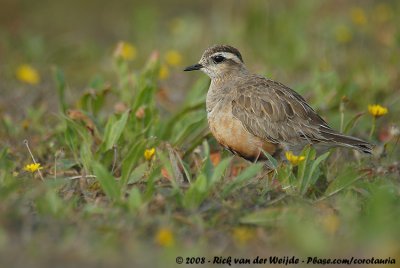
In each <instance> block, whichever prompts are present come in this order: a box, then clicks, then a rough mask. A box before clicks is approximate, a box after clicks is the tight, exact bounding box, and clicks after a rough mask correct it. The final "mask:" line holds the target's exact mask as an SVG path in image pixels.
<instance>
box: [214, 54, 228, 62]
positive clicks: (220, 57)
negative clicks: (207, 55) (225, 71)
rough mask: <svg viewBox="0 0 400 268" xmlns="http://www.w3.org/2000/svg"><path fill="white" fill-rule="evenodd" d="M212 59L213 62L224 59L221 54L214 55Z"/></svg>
mask: <svg viewBox="0 0 400 268" xmlns="http://www.w3.org/2000/svg"><path fill="white" fill-rule="evenodd" d="M212 59H213V61H214V62H215V63H220V62H223V61H224V60H225V58H224V57H223V56H221V55H217V56H214V57H213V58H212Z"/></svg>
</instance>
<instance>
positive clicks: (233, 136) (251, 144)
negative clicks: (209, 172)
mask: <svg viewBox="0 0 400 268" xmlns="http://www.w3.org/2000/svg"><path fill="white" fill-rule="evenodd" d="M208 124H209V126H210V130H211V133H212V134H213V135H214V137H215V138H216V139H217V141H218V142H219V143H220V144H221V145H222V146H224V147H227V148H228V149H230V150H232V151H234V152H235V153H237V154H239V155H240V156H242V157H244V158H246V159H248V160H258V159H265V157H264V155H263V154H262V150H264V151H266V152H268V153H269V154H271V155H273V154H274V153H275V152H276V150H277V145H276V144H273V143H269V142H267V141H265V140H263V139H261V138H259V137H256V136H254V135H253V134H251V133H249V132H248V131H247V130H246V129H245V128H244V127H243V125H242V123H241V122H240V121H239V120H238V119H236V118H235V117H233V115H232V113H230V112H229V111H227V112H222V111H221V112H220V113H218V114H217V115H212V116H210V117H209V118H208Z"/></svg>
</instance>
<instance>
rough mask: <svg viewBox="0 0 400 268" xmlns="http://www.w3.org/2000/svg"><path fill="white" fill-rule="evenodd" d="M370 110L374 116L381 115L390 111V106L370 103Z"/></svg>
mask: <svg viewBox="0 0 400 268" xmlns="http://www.w3.org/2000/svg"><path fill="white" fill-rule="evenodd" d="M368 112H369V113H370V114H371V115H372V116H374V117H380V116H382V115H385V114H387V113H388V112H389V110H388V108H386V107H383V106H381V105H379V104H374V105H368Z"/></svg>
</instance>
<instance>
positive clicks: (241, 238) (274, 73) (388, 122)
mask: <svg viewBox="0 0 400 268" xmlns="http://www.w3.org/2000/svg"><path fill="white" fill-rule="evenodd" d="M399 15H400V2H399V1H395V0H393V1H372V0H365V1H345V0H325V1H317V0H309V1H289V0H287V1H286V0H285V1H257V0H249V1H239V0H236V1H228V0H221V1H209V0H203V1H178V0H168V1H155V0H148V1H127V0H121V1H105V0H87V1H76V0H70V1H50V0H38V1H28V0H0V123H1V124H0V145H1V148H0V149H1V151H0V259H1V261H0V266H2V265H11V264H13V266H14V265H16V266H18V265H19V266H21V267H24V266H26V265H27V264H26V263H27V261H26V260H30V259H31V258H32V259H33V260H34V261H33V262H32V265H33V266H35V265H36V266H38V267H45V266H52V265H53V264H54V263H58V264H60V263H63V264H65V265H66V266H68V265H73V264H76V263H79V264H80V265H81V266H86V267H88V266H93V267H102V266H104V267H107V266H108V265H115V264H118V265H120V266H123V265H125V266H127V267H132V265H133V264H134V265H135V267H145V266H146V267H147V266H149V267H155V266H160V265H162V266H164V265H168V266H171V267H174V266H175V258H176V256H184V257H186V256H187V257H190V256H193V257H196V256H212V255H223V256H228V255H232V254H233V255H234V256H237V257H244V256H256V255H260V256H270V255H273V254H277V255H290V254H294V255H296V254H298V256H299V257H300V256H314V255H317V256H331V257H332V256H339V257H345V256H346V257H347V256H348V255H356V256H359V257H372V256H375V257H379V256H382V257H387V256H390V257H392V258H394V257H397V262H400V245H399V241H400V240H399V239H400V232H399V228H398V226H399V223H400V210H399V208H400V199H399V196H400V180H399V178H400V164H399V160H398V159H399V150H398V145H397V144H398V140H399V133H398V129H399V124H400V122H399V117H398V115H399V113H400V108H399V107H400V106H399V103H400V75H399V70H400V49H399V48H400V16H399ZM121 42H124V44H125V45H126V46H127V47H128V50H130V52H128V54H129V53H130V55H129V57H128V58H129V59H127V60H126V61H123V62H121V61H120V59H117V58H118V57H117V56H116V55H117V54H118V53H119V52H118V44H121ZM213 44H230V45H232V46H235V47H237V48H238V49H239V50H240V51H241V53H242V55H243V58H244V62H245V63H246V65H247V66H248V68H249V69H250V70H252V71H254V72H257V73H260V74H263V75H265V76H267V77H269V78H272V79H274V80H277V81H280V82H282V83H284V84H286V85H288V86H290V87H292V88H293V89H295V90H296V91H298V92H299V93H301V94H302V95H303V96H304V97H305V98H306V99H307V100H308V101H309V102H310V103H311V105H312V106H313V107H314V108H315V109H316V110H317V111H318V112H319V113H320V114H321V115H322V116H323V117H324V118H325V119H326V120H327V121H328V122H329V123H330V125H331V126H332V127H333V128H335V129H338V130H339V129H341V130H346V132H347V133H349V134H352V135H355V136H357V137H360V138H363V139H366V140H370V141H371V142H373V143H375V144H377V145H378V147H379V148H380V150H381V151H383V152H384V153H382V154H381V155H380V157H378V159H374V160H371V161H368V160H365V159H364V160H363V159H361V160H360V159H359V158H358V157H357V156H356V157H352V156H350V158H345V157H341V156H343V155H339V154H334V155H333V157H331V159H330V162H329V163H328V162H327V163H325V162H324V163H323V165H322V166H321V168H319V167H318V168H317V169H318V172H320V173H318V174H320V177H319V178H320V180H319V181H318V183H315V185H314V184H313V185H311V186H310V189H308V188H307V189H306V190H309V191H306V192H305V193H304V192H303V193H302V194H299V193H294V194H293V193H291V192H290V191H287V189H282V188H280V186H279V185H278V184H279V183H281V185H283V183H284V182H286V183H287V180H288V178H286V177H285V174H286V173H284V172H285V170H286V171H287V170H288V169H285V167H282V168H281V169H279V171H280V172H282V173H281V174H284V175H282V176H281V177H280V179H281V181H279V183H277V184H275V182H276V181H275V182H271V181H268V178H266V179H265V178H264V179H259V178H258V177H257V176H255V174H257V172H258V171H260V166H256V165H254V166H252V165H249V164H248V163H243V162H240V165H244V166H245V167H246V168H247V169H244V170H245V172H242V173H245V174H244V175H243V174H242V173H241V175H239V176H238V177H236V175H237V170H236V171H235V168H236V165H237V164H236V162H237V161H236V160H237V159H235V161H232V163H231V162H229V161H230V160H229V159H228V156H229V154H227V153H222V154H221V153H220V149H219V147H218V146H217V145H216V143H215V141H214V140H213V139H212V138H210V136H207V135H206V133H205V131H204V130H205V129H207V128H206V121H205V116H206V115H205V111H204V107H203V106H204V105H202V103H203V101H204V97H205V93H206V90H207V87H208V78H206V77H205V75H204V74H201V73H189V74H188V73H184V72H183V71H182V70H183V68H184V67H185V66H187V65H191V64H193V63H195V62H197V61H198V59H199V58H200V56H201V54H202V53H203V51H204V49H206V48H207V47H209V46H210V45H213ZM157 55H158V56H157ZM149 58H150V59H153V60H149ZM154 59H156V60H154ZM155 61H156V62H157V63H156V64H155V63H154V62H155ZM24 65H25V66H26V65H28V66H29V67H30V68H31V69H30V70H26V69H23V71H22V73H23V74H25V76H24V75H22V76H21V74H18V73H19V72H21V66H24ZM149 66H150V67H149ZM153 72H155V73H153ZM27 76H28V78H27ZM24 77H25V78H24ZM64 79H65V83H66V84H65V92H64V93H60V91H61V90H60V88H63V87H62V86H60V84H63V81H64ZM147 86H148V88H149V90H148V91H149V92H150V93H148V94H147V93H143V92H145V91H146V87H147ZM108 91H110V92H111V93H110V95H107V94H109V93H106V92H108ZM142 93H143V94H142ZM140 94H142V95H140ZM91 98H92V99H91ZM137 100H143V105H144V106H143V107H144V108H143V110H142V111H141V113H144V114H145V115H144V118H145V119H144V120H143V122H142V121H140V120H141V119H142V118H140V117H141V115H140V113H139V115H138V111H139V110H140V108H142V106H141V103H140V102H139V103H138V101H137ZM199 103H200V104H199ZM371 104H380V105H382V106H385V107H387V108H388V110H389V113H388V114H387V115H385V116H383V117H381V118H379V119H377V120H376V121H373V120H372V116H371V115H369V114H368V105H371ZM90 105H94V106H90ZM66 108H68V109H72V110H73V111H74V112H75V113H73V114H72V115H71V114H67V113H65V112H66ZM129 108H130V109H134V110H133V111H134V112H135V113H131V114H130V116H129V119H127V120H128V124H127V123H126V122H127V121H126V118H125V121H123V119H124V115H126V116H128V112H125V111H127V110H128V109H129ZM185 109H186V110H185ZM192 110H193V111H194V112H193V114H190V112H192ZM77 111H80V112H82V113H83V114H84V115H82V114H81V113H77ZM188 111H189V112H188ZM134 115H135V116H134ZM74 116H75V117H74ZM146 116H147V117H146ZM67 117H68V118H67ZM70 119H71V120H70ZM356 119H357V120H356ZM74 120H75V121H74ZM79 120H81V121H79ZM135 120H136V121H135ZM153 120H154V121H153ZM72 121H73V122H72ZM71 122H72V123H71ZM76 122H78V123H76ZM82 122H83V123H82ZM121 122H122V123H121ZM138 122H139V123H138ZM372 122H374V123H372ZM75 123H76V124H75ZM119 123H121V124H122V125H123V127H122V129H123V130H121V133H122V134H121V133H119V135H116V136H118V138H117V139H116V140H113V138H109V139H107V138H105V137H107V133H108V134H109V133H111V132H112V130H110V129H113V128H115V127H116V126H117V125H118V124H119ZM192 123H193V124H192ZM124 124H126V126H125V125H124ZM372 124H376V129H375V131H374V132H373V133H372V134H371V135H369V132H370V129H371V126H372ZM93 125H95V127H93ZM346 125H347V126H348V128H346V127H345V126H346ZM82 126H84V128H82ZM85 127H86V128H90V129H91V131H93V132H96V131H98V133H97V134H96V135H98V136H96V135H94V134H93V133H92V134H93V137H92V136H90V135H89V136H88V134H87V133H83V134H82V133H81V132H84V131H83V130H82V129H85ZM91 127H93V129H94V130H93V129H92V128H91ZM140 127H142V128H140ZM168 128H171V130H167V129H168ZM180 130H182V131H181V132H179V131H180ZM107 131H109V132H107ZM74 133H75V134H74ZM76 133H78V134H76ZM143 133H144V134H143ZM64 134H65V137H64V136H63V135H64ZM192 134H193V135H192ZM68 135H70V136H68ZM74 135H75V136H74ZM110 135H111V136H112V134H109V136H108V137H110ZM82 137H83V138H82ZM103 138H104V139H103ZM396 138H397V140H396ZM24 139H28V140H29V142H30V144H31V146H32V148H33V151H34V154H35V155H36V156H37V157H38V159H39V160H40V162H41V163H42V165H43V166H44V167H45V168H44V169H43V173H44V175H45V179H46V180H45V181H46V183H42V182H41V181H40V180H39V177H38V176H37V174H36V173H35V174H36V175H33V176H30V175H32V174H27V173H26V172H25V173H24V172H23V167H24V165H25V164H26V163H29V161H30V156H29V154H28V153H27V151H26V148H25V146H24V144H23V140H24ZM104 140H106V142H105V143H106V145H105V143H104ZM112 141H113V142H116V143H117V144H118V145H119V149H120V151H119V152H118V153H119V154H118V159H119V160H120V161H121V162H122V164H121V165H122V168H121V166H118V165H117V167H116V172H115V174H113V175H110V174H109V173H107V172H110V170H111V166H112V160H113V159H112V158H113V150H112V149H111V146H112V145H113V143H112ZM118 141H119V142H118ZM136 141H137V142H138V143H136ZM206 141H208V142H209V143H210V147H211V149H210V148H209V147H208V142H206ZM164 142H168V143H172V145H173V146H175V148H174V149H176V150H178V151H179V150H182V151H183V153H182V154H181V156H182V159H183V160H182V159H180V158H179V157H178V158H179V160H180V161H183V164H182V166H184V167H185V168H186V169H187V170H189V172H188V173H190V174H189V175H190V176H192V177H193V178H196V179H194V180H193V181H191V182H190V183H189V184H188V185H186V184H185V185H183V186H182V185H180V186H177V185H175V183H176V182H174V180H172V182H171V181H170V179H171V177H173V176H171V173H172V172H170V173H168V172H169V171H170V170H173V168H174V166H173V165H174V162H173V160H170V161H169V160H168V159H170V158H168V156H167V155H168V153H167V151H168V150H169V149H168V147H163V146H164ZM138 144H139V145H138ZM384 144H386V145H387V146H384ZM192 145H193V146H192ZM196 145H199V146H197V147H196ZM135 146H136V147H135ZM62 147H63V148H64V149H65V151H63V152H62V153H60V148H62ZM149 147H156V148H157V149H156V152H157V153H156V158H155V159H156V160H154V159H153V160H154V161H153V162H151V163H154V164H151V165H150V162H149V160H145V159H144V158H143V150H144V149H145V148H149ZM130 148H139V149H138V152H135V150H133V149H132V150H131V149H130ZM385 148H386V149H387V150H385ZM185 152H189V153H188V154H185ZM349 154H350V153H349ZM59 155H63V157H64V159H61V160H62V161H61V160H60V163H55V164H54V165H53V162H54V158H53V156H55V157H58V156H59ZM177 155H178V154H177ZM347 155H348V154H346V157H349V156H347ZM213 156H216V157H217V158H218V157H220V158H222V161H221V162H219V161H220V158H218V161H215V160H214V158H212V157H213ZM169 157H171V154H170V153H169ZM60 158H61V156H60ZM91 158H93V159H95V160H96V161H98V162H101V163H102V165H98V164H92V163H91V162H90V160H91ZM150 158H151V157H150ZM314 158H315V157H314ZM133 159H134V160H133ZM348 159H351V161H348ZM125 160H126V161H127V163H128V164H132V168H128V169H127V170H129V171H127V172H126V173H127V174H128V175H126V174H125V175H126V176H127V177H128V178H129V182H131V181H133V183H132V184H133V186H132V185H130V186H132V188H129V193H128V190H127V189H125V188H124V187H125V185H122V188H121V189H122V190H121V189H119V191H120V192H119V194H120V196H119V197H118V198H119V199H118V198H116V197H115V196H116V195H115V194H114V195H113V192H112V190H110V189H109V188H107V187H111V188H112V189H115V188H113V187H114V186H110V185H104V181H102V180H101V178H102V177H103V178H112V180H113V179H114V177H117V178H118V181H119V180H123V179H120V178H121V177H122V178H123V177H124V167H126V163H125V162H124V161H125ZM313 160H314V159H310V161H311V162H310V165H311V164H312V163H314V162H313ZM129 161H131V162H129ZM146 161H147V162H146ZM175 161H177V160H176V159H175ZM224 161H225V162H224ZM307 161H308V160H307ZM211 162H213V164H214V166H216V167H215V168H213V167H212V163H211ZM147 163H149V165H147ZM218 163H219V164H220V165H219V167H220V169H219V168H218ZM233 163H234V164H233ZM228 164H229V165H230V166H229V167H230V169H229V170H233V171H230V172H229V176H228V175H227V176H225V177H224V176H223V174H224V173H223V171H224V170H225V169H224V168H227V167H228ZM124 165H125V166H124ZM222 166H223V167H224V168H222ZM55 167H57V168H59V169H60V170H59V171H58V172H59V174H60V175H59V177H63V176H64V177H68V176H72V175H82V174H83V175H87V174H86V173H85V172H89V173H91V171H94V172H95V173H96V175H97V177H98V179H99V181H100V184H99V182H98V181H95V182H94V183H92V182H91V183H89V184H87V183H86V182H83V181H79V182H77V181H75V180H74V181H72V180H68V179H65V178H64V177H63V178H59V180H52V178H53V176H54V174H53V170H54V168H55ZM166 167H167V168H166ZM290 168H291V167H290ZM164 169H167V171H165V170H164ZM121 170H122V171H121ZM187 170H185V172H186V171H187ZM221 170H222V171H221ZM239 170H242V169H241V168H239ZM294 170H296V169H294ZM112 171H113V172H114V166H112ZM290 172H291V169H290V170H289V173H290ZM55 173H56V174H57V172H55ZM111 173H112V172H111ZM121 173H122V175H121ZM289 173H287V174H289ZM99 174H102V175H104V176H99ZM215 174H217V175H215ZM287 174H286V175H287ZM175 175H176V174H175ZM298 175H299V174H297V173H296V176H298ZM190 176H189V177H190ZM287 176H288V177H289V175H287ZM33 178H35V179H33ZM204 178H207V180H208V179H209V178H213V179H214V180H215V181H217V180H218V182H216V183H215V184H212V185H209V186H207V187H208V188H207V187H206V190H205V189H204V187H203V185H201V182H202V181H203V179H204ZM236 178H239V179H240V181H239V182H238V183H235V179H236ZM64 179H65V180H64ZM175 179H176V178H175ZM317 179H318V178H317ZM204 180H205V179H204ZM335 180H336V181H337V183H336V184H335V182H334V181H335ZM113 181H114V180H113ZM321 181H322V182H321ZM197 182H199V183H197ZM85 183H86V184H85ZM328 184H329V185H328ZM113 185H114V184H113ZM277 185H278V186H277ZM327 185H328V186H327ZM289 186H290V184H289ZM115 187H120V184H118V186H115ZM188 188H189V190H187V189H188ZM77 189H78V190H77ZM125 190H126V192H124V191H125ZM289 190H290V189H289ZM196 191H200V194H199V193H198V192H196ZM202 191H203V192H202ZM103 192H105V195H104V193H103ZM197 194H199V195H197ZM199 196H200V197H199ZM114 199H118V201H115V200H114ZM110 200H111V201H110ZM21 256H22V257H21ZM155 263H156V264H155ZM182 267H183V265H182ZM201 267H205V266H204V265H203V266H201ZM257 267H259V266H257ZM358 267H361V266H358ZM389 267H396V266H393V265H392V266H389Z"/></svg>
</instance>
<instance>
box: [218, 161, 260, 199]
mask: <svg viewBox="0 0 400 268" xmlns="http://www.w3.org/2000/svg"><path fill="white" fill-rule="evenodd" d="M263 166H264V164H263V163H256V164H252V165H250V166H249V167H247V168H246V169H245V170H243V171H242V172H241V173H240V174H239V175H238V176H237V177H236V178H235V179H234V180H233V181H232V182H231V183H229V184H228V185H227V186H226V187H225V188H224V190H223V192H222V196H223V197H226V196H227V195H229V194H230V193H231V192H232V191H234V190H235V189H236V188H238V187H239V186H240V185H241V184H243V183H244V182H245V181H247V180H249V179H251V178H253V177H254V176H256V175H257V173H259V172H260V171H261V170H262V169H263Z"/></svg>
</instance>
